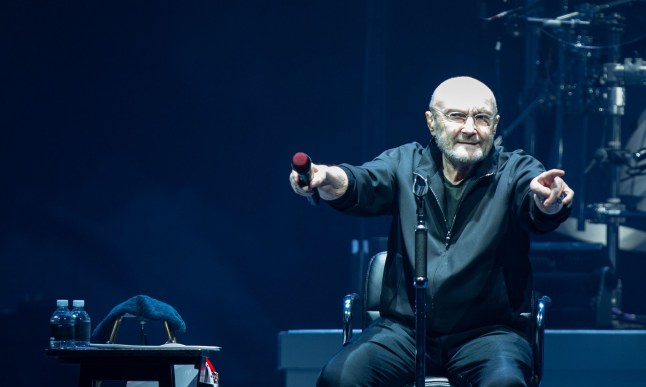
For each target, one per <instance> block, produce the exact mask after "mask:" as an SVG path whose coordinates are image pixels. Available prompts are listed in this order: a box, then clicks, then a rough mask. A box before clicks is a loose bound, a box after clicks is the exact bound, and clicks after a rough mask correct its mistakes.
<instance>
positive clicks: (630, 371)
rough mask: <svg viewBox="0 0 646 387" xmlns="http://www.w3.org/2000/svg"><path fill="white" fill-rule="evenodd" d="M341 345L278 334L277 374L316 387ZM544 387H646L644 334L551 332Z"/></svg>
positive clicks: (297, 333) (313, 332) (320, 335)
mask: <svg viewBox="0 0 646 387" xmlns="http://www.w3.org/2000/svg"><path fill="white" fill-rule="evenodd" d="M357 333H358V332H357ZM341 340H342V333H341V330H340V329H309V330H290V331H283V332H280V333H279V334H278V369H280V370H283V371H285V386H286V387H304V386H314V385H315V382H316V377H317V375H318V373H319V371H320V369H321V367H322V366H323V364H325V362H326V361H327V360H328V359H329V358H330V357H331V356H332V355H333V354H334V353H335V352H336V351H337V350H338V349H339V347H340V346H341ZM541 386H542V387H572V386H586V387H596V386H599V387H601V386H604V387H605V386H622V387H629V386H635V387H637V386H640V387H641V386H646V330H577V329H568V330H549V329H548V330H547V331H546V332H545V372H544V376H543V383H542V384H541Z"/></svg>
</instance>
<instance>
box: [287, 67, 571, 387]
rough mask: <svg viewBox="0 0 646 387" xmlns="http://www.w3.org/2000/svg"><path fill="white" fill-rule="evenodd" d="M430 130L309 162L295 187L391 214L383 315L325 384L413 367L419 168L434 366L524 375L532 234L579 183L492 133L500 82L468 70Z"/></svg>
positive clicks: (340, 205) (478, 379) (566, 205)
mask: <svg viewBox="0 0 646 387" xmlns="http://www.w3.org/2000/svg"><path fill="white" fill-rule="evenodd" d="M425 118H426V124H427V126H428V128H429V130H430V133H431V137H432V138H431V141H430V142H429V144H428V146H426V147H423V146H422V145H420V144H418V143H410V144H405V145H402V146H400V147H397V148H394V149H390V150H387V151H385V152H383V153H382V154H381V155H379V156H377V157H376V158H375V159H374V160H372V161H369V162H366V163H364V164H363V165H361V166H353V165H348V164H340V165H338V166H327V165H322V164H314V163H313V164H312V169H311V180H310V184H309V185H308V186H301V185H300V183H299V179H298V175H297V174H296V173H295V172H293V171H292V173H291V174H290V182H291V185H292V188H293V190H294V192H296V193H297V194H299V195H303V196H309V195H312V192H313V189H317V190H318V192H319V195H320V197H321V198H322V199H323V200H326V201H327V202H328V203H329V204H330V205H331V206H332V207H333V208H335V209H337V210H339V211H341V212H345V213H348V214H354V215H362V216H375V215H388V216H391V217H392V223H391V228H390V233H389V240H388V254H387V258H386V260H387V261H386V266H385V270H384V280H383V290H382V296H381V305H380V315H381V317H380V318H379V319H378V320H376V321H375V322H374V323H373V324H371V325H370V326H369V327H368V328H366V329H365V330H364V331H363V332H362V334H361V335H359V336H357V338H356V339H355V340H354V341H353V342H352V343H351V344H348V345H346V346H344V347H343V348H342V349H341V350H340V351H339V353H337V354H336V355H335V356H334V357H333V358H332V359H331V360H330V361H329V362H328V364H327V365H326V366H325V367H324V369H323V370H322V372H321V375H320V377H319V380H318V384H317V385H318V386H353V387H356V386H401V385H404V384H406V383H411V382H413V380H414V376H415V316H414V304H415V299H414V294H415V290H414V279H413V276H414V274H413V273H414V264H415V236H414V230H415V225H416V221H417V216H416V202H415V197H414V195H413V192H412V188H413V181H414V179H415V176H419V177H421V178H423V179H425V180H426V181H427V182H428V186H429V190H428V194H427V195H426V196H425V197H424V199H423V200H424V208H425V211H426V220H427V226H428V231H427V241H428V243H427V246H428V247H427V265H428V273H429V278H428V279H429V286H428V289H427V327H426V334H427V335H426V337H427V351H426V355H427V356H426V368H427V370H428V371H429V373H432V374H435V375H438V374H443V375H446V376H448V378H449V380H450V381H451V382H452V383H453V384H455V385H459V386H495V387H504V386H526V385H528V384H529V381H530V377H531V369H532V352H531V347H530V345H529V341H528V338H527V336H526V328H527V321H526V320H524V319H523V318H522V316H521V313H523V312H527V311H529V308H530V301H531V300H530V297H531V290H532V280H531V267H530V262H529V242H530V239H529V238H530V235H531V234H541V233H546V232H549V231H552V230H554V229H555V228H556V227H558V225H559V224H560V223H561V222H563V221H565V219H567V217H568V216H569V214H570V209H571V203H572V199H573V197H574V192H573V191H572V190H571V189H570V188H569V186H568V185H567V184H566V183H565V181H564V180H563V178H562V177H563V175H564V171H562V170H558V169H552V170H548V171H546V170H545V168H544V167H543V165H542V164H541V163H540V162H539V161H537V160H536V159H535V158H533V157H531V156H529V155H527V154H525V153H524V152H523V151H520V150H516V151H513V152H509V151H505V150H504V148H503V147H502V146H500V145H495V144H494V138H495V134H496V129H497V127H498V122H499V121H500V116H499V115H498V109H497V106H496V99H495V97H494V94H493V92H492V91H491V90H490V89H489V88H488V87H487V86H486V85H485V84H483V83H482V82H480V81H478V80H476V79H473V78H470V77H456V78H451V79H448V80H446V81H444V82H442V83H441V84H440V85H439V86H438V87H437V88H436V89H435V91H434V93H433V96H432V98H431V102H430V104H429V110H428V111H427V112H426V117H425Z"/></svg>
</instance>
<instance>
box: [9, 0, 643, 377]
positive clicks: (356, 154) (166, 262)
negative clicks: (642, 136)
mask: <svg viewBox="0 0 646 387" xmlns="http://www.w3.org/2000/svg"><path fill="white" fill-rule="evenodd" d="M449 3H450V4H449ZM518 3H521V2H503V1H496V2H493V1H492V2H484V1H467V0H464V1H453V2H436V1H421V0H418V1H408V2H396V1H386V0H381V1H369V0H366V1H355V2H348V1H318V0H315V1H297V0H292V1H263V0H238V1H222V0H210V1H207V0H202V1H186V2H170V1H168V2H167V1H116V2H115V1H110V2H88V1H67V2H55V1H47V0H31V1H18V0H8V1H4V2H3V3H2V4H1V5H0V50H1V52H2V53H1V55H0V58H1V59H0V61H1V64H0V66H1V67H0V70H1V73H0V77H1V78H0V79H1V85H0V109H1V114H0V128H1V129H0V130H1V131H2V132H1V133H2V137H1V140H0V162H1V165H2V167H0V171H1V172H0V173H1V175H0V178H1V181H2V183H1V184H2V185H1V186H2V189H1V190H0V203H1V205H0V230H1V231H2V232H1V234H0V260H1V262H2V270H0V308H1V316H0V323H1V324H2V325H1V326H0V328H1V329H2V332H3V333H2V338H1V339H0V341H1V342H2V347H3V352H4V353H3V358H2V361H3V369H7V370H15V371H16V372H15V373H14V374H13V375H12V376H9V377H10V378H11V377H14V378H15V380H14V381H12V382H10V384H11V383H13V384H11V385H23V386H27V385H33V384H34V383H33V378H34V377H36V375H37V376H38V377H39V378H43V379H42V380H48V381H51V382H50V383H48V384H49V385H54V383H55V380H60V383H59V385H61V386H69V385H73V384H74V383H75V380H76V379H75V378H76V372H75V369H73V368H70V367H58V366H57V365H56V360H55V359H50V358H47V357H46V356H45V355H44V348H45V346H46V344H47V337H48V327H47V319H48V317H49V314H50V313H51V312H52V311H53V309H54V305H55V299H57V298H67V299H73V298H83V299H85V300H86V305H87V309H88V311H89V312H90V314H91V316H92V318H93V319H94V323H95V325H96V323H98V322H99V321H100V320H101V319H102V318H103V317H104V316H105V315H106V314H107V313H108V312H109V311H110V309H111V308H112V307H113V306H115V305H116V304H118V303H120V302H122V301H125V300H126V299H128V298H130V297H132V296H134V295H137V294H146V295H149V296H151V297H153V298H156V299H158V300H161V301H164V302H167V303H169V304H170V305H172V306H174V307H175V308H176V309H177V310H178V312H179V313H180V314H181V315H182V317H183V318H184V320H185V321H186V324H187V333H186V334H183V335H181V336H180V337H179V341H180V342H182V343H185V344H204V345H221V346H222V347H223V351H222V353H221V354H220V355H218V356H217V357H215V358H214V359H213V360H214V363H215V365H216V368H217V369H218V371H219V372H220V373H221V375H222V383H223V385H226V386H250V385H254V384H257V382H258V381H263V382H262V383H261V384H263V385H280V384H281V383H282V378H283V376H282V375H281V374H280V372H279V371H277V357H276V353H277V348H276V341H277V340H276V337H277V334H278V332H279V331H281V330H287V329H299V328H336V327H339V321H340V311H339V305H340V299H341V297H342V296H343V294H345V293H346V292H347V291H349V290H350V287H351V286H352V281H351V277H350V273H348V272H346V271H343V270H342V269H343V268H347V267H349V265H348V262H349V259H350V256H351V254H350V241H351V239H354V238H367V237H371V236H380V235H384V234H385V233H386V225H387V222H386V219H375V220H360V219H357V218H350V217H344V216H341V215H338V214H336V213H335V212H334V211H333V210H331V209H329V208H328V207H327V206H325V205H320V206H318V207H316V208H313V207H310V206H309V205H308V204H307V202H306V201H305V200H304V199H302V198H300V197H298V196H296V195H294V194H293V193H292V192H291V189H290V187H289V184H288V181H287V179H288V175H289V172H290V165H289V162H290V158H291V156H292V155H293V153H294V152H296V151H306V152H308V153H309V154H311V155H312V157H313V159H314V161H315V162H320V163H340V162H350V163H359V162H362V161H365V160H367V159H369V158H371V157H373V156H375V155H376V154H378V153H379V152H380V151H381V150H383V149H385V148H388V147H392V146H396V145H398V144H400V143H403V142H410V141H419V142H422V143H425V142H426V141H428V138H429V137H428V132H427V129H426V126H425V122H424V112H425V110H426V106H427V104H428V100H429V98H430V96H431V92H432V90H433V88H434V87H435V86H436V85H437V84H438V83H439V82H441V81H442V80H444V79H446V78H447V77H450V76H455V75H465V74H466V75H471V76H474V77H477V78H480V79H482V80H483V81H484V82H486V83H488V84H489V85H491V86H492V88H493V89H494V91H495V92H496V93H497V95H498V99H499V101H498V102H499V109H500V111H501V115H502V116H503V121H502V123H501V129H504V126H505V125H506V124H509V123H510V122H511V121H513V119H514V118H515V116H517V115H518V114H519V112H520V111H522V109H523V104H525V103H526V102H523V100H522V99H521V98H520V97H521V93H522V90H523V85H522V83H523V79H524V78H523V77H524V71H525V69H524V66H525V63H524V37H522V36H521V37H519V38H516V37H514V36H513V34H512V31H511V28H510V27H506V26H504V25H502V24H501V23H498V24H495V23H490V24H486V23H483V22H482V21H481V20H480V19H479V17H480V16H483V15H490V14H494V13H496V12H498V11H501V10H504V9H508V8H510V7H512V6H515V5H517V4H518ZM546 3H547V5H548V6H549V7H553V6H554V3H555V2H553V1H552V2H546ZM382 7H383V8H382ZM549 7H547V8H549ZM642 25H643V24H642ZM546 39H547V38H546ZM547 40H548V42H549V39H547ZM496 41H499V42H501V43H502V45H501V47H502V49H501V51H500V56H498V57H497V56H496V55H495V50H494V47H495V44H496ZM625 50H626V51H627V52H626V55H627V56H631V57H632V56H639V54H641V56H642V57H643V56H644V55H645V54H646V53H644V51H643V41H640V42H637V43H634V44H632V45H628V46H627V47H626V48H625ZM629 93H633V94H629V98H633V100H632V101H636V100H639V98H641V97H640V96H639V95H640V94H638V93H637V92H634V91H630V90H629ZM641 93H643V90H641ZM633 96H634V97H633ZM629 101H630V102H632V101H631V100H630V99H629ZM519 102H522V103H520V104H519ZM639 106H643V105H639ZM635 111H641V107H633V106H631V105H629V106H628V107H627V113H628V114H627V117H626V124H627V126H630V127H633V126H632V125H633V124H634V115H635V114H636V113H634V112H635ZM540 130H541V131H543V130H547V131H548V130H549V128H541V129H540ZM573 130H576V129H573ZM592 130H595V132H594V133H593V134H592V136H591V137H592V138H595V140H594V141H595V142H596V141H597V140H596V138H597V137H598V136H599V135H598V131H599V130H600V129H599V128H598V127H595V128H592ZM522 138H523V137H522V132H521V131H518V133H515V134H514V136H512V137H510V138H509V139H507V140H506V141H507V142H506V144H507V146H508V147H510V148H516V147H521V146H522ZM593 145H594V146H600V145H601V144H593ZM580 151H582V150H579V149H576V143H573V144H570V148H568V153H570V152H571V153H576V152H580ZM583 151H585V150H583ZM537 153H538V152H537ZM547 153H548V151H547V150H546V151H545V154H547ZM537 156H539V157H540V156H541V154H537ZM546 164H547V166H550V165H549V163H548V162H546ZM576 168H579V169H578V170H577V169H574V170H569V171H568V174H570V175H573V176H576V174H580V173H581V167H580V166H576ZM10 380H11V379H10ZM3 384H4V383H3ZM39 384H40V383H39Z"/></svg>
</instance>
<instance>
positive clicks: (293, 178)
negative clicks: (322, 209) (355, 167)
mask: <svg viewBox="0 0 646 387" xmlns="http://www.w3.org/2000/svg"><path fill="white" fill-rule="evenodd" d="M310 174H311V176H312V178H311V179H310V184H309V185H308V186H301V185H300V184H299V181H298V173H297V172H296V171H293V170H292V173H290V175H289V182H290V183H291V186H292V189H293V190H294V192H296V193H297V194H298V195H301V196H312V194H313V190H314V189H315V188H317V189H318V191H319V195H320V196H321V199H323V200H334V199H337V198H340V197H341V196H342V195H343V194H344V193H345V191H346V190H347V189H348V176H347V175H346V173H345V171H344V170H343V169H341V168H339V167H337V166H328V165H323V164H314V163H312V167H311V170H310Z"/></svg>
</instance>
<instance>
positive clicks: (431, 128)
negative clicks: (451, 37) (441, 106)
mask: <svg viewBox="0 0 646 387" xmlns="http://www.w3.org/2000/svg"><path fill="white" fill-rule="evenodd" d="M425 116H426V126H428V130H429V131H430V132H431V135H432V136H434V135H435V125H434V124H435V123H434V122H433V114H431V112H430V111H427V112H426V114H425Z"/></svg>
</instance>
